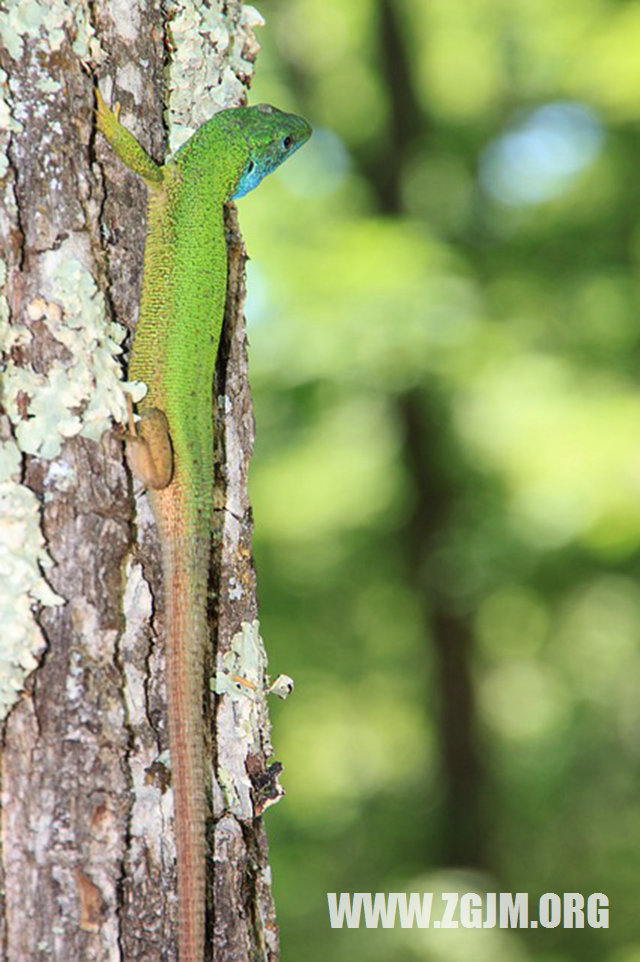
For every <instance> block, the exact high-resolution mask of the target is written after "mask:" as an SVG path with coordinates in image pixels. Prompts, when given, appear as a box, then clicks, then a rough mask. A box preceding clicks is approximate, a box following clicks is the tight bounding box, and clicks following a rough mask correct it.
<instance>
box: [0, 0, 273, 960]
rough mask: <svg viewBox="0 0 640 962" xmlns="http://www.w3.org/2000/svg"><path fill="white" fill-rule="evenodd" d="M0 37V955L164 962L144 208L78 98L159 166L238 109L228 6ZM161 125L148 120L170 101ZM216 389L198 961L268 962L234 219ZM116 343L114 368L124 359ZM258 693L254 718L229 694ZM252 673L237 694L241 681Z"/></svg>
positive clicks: (50, 12) (163, 730)
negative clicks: (137, 468)
mask: <svg viewBox="0 0 640 962" xmlns="http://www.w3.org/2000/svg"><path fill="white" fill-rule="evenodd" d="M4 8H5V11H6V12H5V13H1V14H0V68H1V71H0V192H1V196H2V199H1V201H0V239H1V244H2V250H1V252H0V254H1V257H2V260H1V261H0V283H1V284H3V287H2V288H1V289H0V339H1V340H0V347H1V348H2V350H3V352H4V360H5V374H4V379H3V390H2V405H3V407H2V412H1V413H0V576H1V577H0V712H1V714H2V718H3V732H2V746H3V752H2V810H1V817H2V854H1V866H2V873H3V879H2V891H3V893H4V898H3V901H2V903H1V904H0V958H1V959H4V960H7V962H17V960H35V959H60V960H65V962H66V960H71V959H83V960H98V959H100V960H102V959H104V960H106V959H109V960H114V959H126V960H127V962H135V960H142V959H144V960H160V959H163V960H173V959H175V958H176V941H175V917H176V892H175V889H176V886H175V882H176V878H175V848H174V842H173V837H172V816H173V804H172V792H171V775H170V770H169V767H168V760H167V755H166V749H167V725H166V690H165V682H164V638H163V618H162V613H163V602H162V597H163V593H162V577H161V571H160V557H159V551H158V544H157V539H156V533H155V527H154V524H153V521H152V519H151V514H150V511H149V507H148V504H147V500H146V496H145V494H144V492H142V491H141V490H139V486H138V485H137V483H134V482H132V479H131V477H130V475H129V474H128V472H127V470H126V468H125V466H124V461H123V445H122V435H121V432H120V431H119V429H118V428H117V427H115V426H114V425H115V424H116V423H117V422H120V423H121V422H122V421H123V420H124V414H125V389H126V382H123V380H122V377H123V375H122V371H121V360H122V358H123V357H126V345H127V344H128V341H127V340H126V333H127V332H126V328H127V327H128V328H130V329H131V328H133V326H134V325H135V319H136V315H137V304H138V298H139V293H140V285H141V268H142V257H143V248H144V209H145V197H144V189H143V187H142V186H141V185H140V183H138V182H137V181H136V179H135V178H134V177H133V176H132V175H130V174H129V173H128V172H127V171H126V170H125V169H124V167H123V166H122V165H121V164H120V163H119V162H118V161H117V159H116V158H115V157H114V156H113V154H112V153H111V152H110V151H109V148H108V147H107V146H106V145H105V144H104V142H103V141H102V140H101V139H98V138H96V137H95V125H94V120H93V104H94V97H93V84H94V81H98V82H99V83H100V86H101V89H102V90H103V93H105V95H109V94H111V99H112V100H113V101H115V100H118V101H119V102H120V103H121V105H122V119H123V121H124V123H125V124H126V125H127V126H128V127H129V128H130V129H131V130H132V131H133V132H134V133H135V134H136V136H138V137H139V139H140V140H141V141H142V142H143V143H144V145H145V146H146V147H147V148H148V150H149V151H150V152H151V153H152V154H153V155H154V156H155V157H156V159H157V160H162V159H163V158H164V155H165V153H166V151H167V149H168V148H169V147H171V148H174V147H176V146H177V145H178V143H179V142H181V141H182V140H184V139H186V136H187V135H188V133H189V132H190V131H191V130H193V129H195V127H197V126H198V125H199V124H200V123H201V122H202V121H203V120H204V119H206V118H207V117H209V116H210V115H211V114H212V113H213V112H214V110H216V109H219V108H220V107H223V106H230V105H233V104H238V103H240V102H242V100H243V99H244V94H245V90H244V86H243V85H245V84H246V83H247V82H248V80H249V78H250V76H251V73H252V70H253V66H252V64H253V61H254V59H255V54H256V51H257V45H256V43H255V39H254V37H253V33H252V26H253V25H255V23H256V22H257V20H258V18H257V15H256V14H255V12H254V11H252V10H251V8H247V7H245V8H243V7H242V5H241V4H240V2H239V0H226V2H224V3H223V2H222V0H210V4H209V6H205V5H204V4H203V3H198V2H196V0H173V2H170V3H167V4H162V5H161V4H157V3H154V2H152V0H138V2H137V3H136V2H135V0H133V2H132V3H126V4H124V3H119V2H117V0H111V2H108V0H96V2H95V3H91V4H87V3H84V2H82V0H66V2H64V0H40V2H38V0H33V3H32V4H30V5H29V7H28V9H27V5H25V4H24V2H22V3H21V2H20V0H7V2H5V3H4ZM165 79H166V80H167V81H168V101H169V111H168V117H167V123H166V124H165V123H164V122H163V115H162V107H163V98H164V95H165V90H164V81H165ZM227 228H228V247H229V293H228V298H227V312H226V318H225V332H224V336H223V344H222V347H221V352H220V357H219V359H218V366H217V373H216V389H215V392H214V396H215V398H216V404H215V411H214V412H213V416H214V417H215V423H216V439H217V440H216V477H215V504H216V535H215V544H214V551H213V555H214V559H213V570H212V573H211V604H210V608H211V621H212V636H213V642H212V648H211V652H210V656H209V663H208V665H207V668H208V672H207V673H208V675H209V676H210V677H211V679H212V682H211V691H209V693H208V697H207V696H205V701H206V702H207V703H208V704H207V721H208V723H209V725H208V730H210V732H211V739H210V744H211V759H212V767H213V772H212V784H213V793H212V795H213V797H212V810H211V818H210V820H209V829H208V835H209V838H208V841H209V847H210V853H211V858H210V862H209V864H210V879H209V882H210V886H209V887H210V904H209V905H208V923H207V925H208V937H207V943H208V952H209V953H210V958H213V957H215V959H216V960H219V962H226V960H246V959H249V958H251V959H265V960H275V959H277V931H276V927H275V919H274V912H273V904H272V899H271V892H270V886H269V867H268V862H267V848H266V840H265V834H264V830H263V826H262V822H261V819H260V818H259V815H260V812H261V811H262V810H263V809H264V807H266V805H267V804H268V803H269V802H270V801H272V800H274V799H275V798H277V796H278V794H279V791H280V790H279V786H278V785H277V765H273V766H272V767H271V768H269V764H268V758H269V756H270V753H271V747H270V744H269V726H268V718H267V712H266V708H265V704H264V690H265V684H264V667H265V658H264V651H263V648H262V644H261V640H260V637H259V633H258V627H257V621H256V618H257V607H256V599H255V579H254V572H253V567H252V557H251V512H250V506H249V502H248V499H247V490H246V479H247V464H248V459H249V456H250V452H251V446H252V441H253V419H252V412H251V402H250V397H249V392H248V388H247V378H246V374H247V371H246V342H245V333H244V326H243V317H242V303H243V297H244V260H245V254H244V248H243V246H242V241H241V239H240V236H239V233H238V229H237V222H236V218H235V212H234V209H233V208H232V207H230V209H229V210H228V212H227ZM121 342H122V343H123V346H124V347H125V350H124V351H123V353H122V354H121V353H120V352H121V351H122V348H121V347H119V344H120V343H121ZM234 668H236V669H239V670H241V672H242V673H243V674H244V676H245V677H249V678H250V679H252V680H253V681H254V682H255V684H256V693H255V694H253V695H252V696H251V697H250V698H249V697H248V696H247V694H245V693H243V692H238V691H236V690H235V687H234V686H233V684H232V683H231V682H230V680H229V679H230V674H231V673H232V670H233V669H234ZM252 673H253V674H252Z"/></svg>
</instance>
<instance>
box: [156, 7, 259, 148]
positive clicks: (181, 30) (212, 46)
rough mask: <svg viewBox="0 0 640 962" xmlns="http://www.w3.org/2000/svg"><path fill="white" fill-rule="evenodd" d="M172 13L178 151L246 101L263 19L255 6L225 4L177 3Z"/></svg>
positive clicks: (172, 105)
mask: <svg viewBox="0 0 640 962" xmlns="http://www.w3.org/2000/svg"><path fill="white" fill-rule="evenodd" d="M168 12H169V16H170V30H171V59H170V63H169V97H170V100H169V111H168V120H169V143H170V147H171V150H177V148H178V147H180V146H181V145H182V144H183V143H184V142H185V141H186V140H187V139H188V138H189V137H190V136H191V134H192V133H193V132H194V131H195V130H196V129H197V128H198V127H199V126H200V124H202V123H204V122H205V120H208V119H209V118H210V117H211V116H212V114H214V113H215V112H216V111H217V110H221V109H222V108H224V107H230V106H232V105H234V104H239V103H241V102H242V101H243V100H244V97H245V87H244V84H245V82H246V80H247V78H248V77H250V76H251V74H252V73H253V63H252V60H251V58H252V57H254V56H255V53H256V51H257V46H258V45H257V42H256V40H255V37H254V36H253V28H254V27H255V26H258V25H259V24H260V23H262V18H261V17H260V15H259V14H258V13H257V11H256V10H255V9H254V8H253V7H248V6H247V7H242V8H240V10H239V11H238V9H237V8H232V7H231V5H229V8H225V7H224V6H223V4H222V3H220V0H218V2H217V3H213V4H210V5H209V4H206V3H203V2H202V0H171V2H170V3H169V5H168ZM232 38H233V39H232Z"/></svg>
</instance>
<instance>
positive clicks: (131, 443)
mask: <svg viewBox="0 0 640 962" xmlns="http://www.w3.org/2000/svg"><path fill="white" fill-rule="evenodd" d="M127 408H128V410H129V429H128V431H127V434H126V437H125V444H126V456H127V463H128V465H129V467H130V468H131V471H132V472H133V474H135V476H136V478H138V480H139V481H141V482H142V484H144V485H145V486H146V487H147V488H152V489H153V490H158V489H159V488H166V487H167V485H168V484H169V483H170V481H171V478H172V477H173V448H172V446H171V436H170V434H169V422H168V421H167V418H166V415H165V414H164V412H163V411H161V410H160V408H146V409H145V410H144V411H143V412H142V414H141V415H140V420H139V421H137V422H136V421H134V419H133V405H132V402H131V396H130V395H127Z"/></svg>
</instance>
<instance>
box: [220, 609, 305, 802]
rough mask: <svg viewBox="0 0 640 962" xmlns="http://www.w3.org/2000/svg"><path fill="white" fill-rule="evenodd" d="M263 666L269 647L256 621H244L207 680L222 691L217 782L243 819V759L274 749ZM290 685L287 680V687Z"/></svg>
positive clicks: (246, 787)
mask: <svg viewBox="0 0 640 962" xmlns="http://www.w3.org/2000/svg"><path fill="white" fill-rule="evenodd" d="M266 669H267V653H266V650H265V647H264V642H263V641H262V638H261V636H260V623H259V622H258V621H257V620H255V621H252V622H247V621H245V622H243V623H242V625H241V628H240V631H239V632H237V634H235V635H234V636H233V638H232V639H231V647H230V649H229V650H228V651H226V652H224V654H222V655H220V656H219V658H218V671H217V673H216V677H215V679H214V680H213V681H212V684H211V687H212V689H213V690H214V691H215V693H216V694H217V695H219V696H221V699H220V706H219V709H218V710H219V713H220V716H221V717H220V719H219V724H218V732H219V733H220V740H219V743H218V768H217V776H218V781H219V787H220V788H221V790H222V794H223V796H224V804H225V805H226V807H228V808H229V809H230V811H231V812H233V814H234V815H236V816H237V817H238V818H240V819H242V820H246V819H251V818H253V816H254V814H255V811H254V803H253V798H252V785H251V780H250V778H249V777H248V775H247V768H246V765H247V759H248V758H249V756H250V755H251V756H258V755H261V754H262V753H264V755H265V756H266V757H267V758H269V757H270V756H271V755H272V754H273V748H272V747H271V743H270V723H269V712H268V708H267V701H266V698H267V694H268V693H269V692H270V691H271V690H272V686H271V682H270V679H269V678H268V676H267V674H266ZM289 681H290V680H289ZM292 687H293V685H292V683H291V685H290V687H289V691H290V690H291V688H292ZM287 693H288V692H287ZM226 714H230V715H231V718H230V719H229V724H225V722H224V716H225V715H226ZM227 732H231V733H232V737H227V736H226V735H225V733H227Z"/></svg>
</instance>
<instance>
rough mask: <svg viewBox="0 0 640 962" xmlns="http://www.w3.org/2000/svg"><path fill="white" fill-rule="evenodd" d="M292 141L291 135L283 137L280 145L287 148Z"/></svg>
mask: <svg viewBox="0 0 640 962" xmlns="http://www.w3.org/2000/svg"><path fill="white" fill-rule="evenodd" d="M292 143H293V138H292V137H285V138H284V140H283V141H282V146H283V147H284V149H285V150H289V147H290V146H291V144H292Z"/></svg>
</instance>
